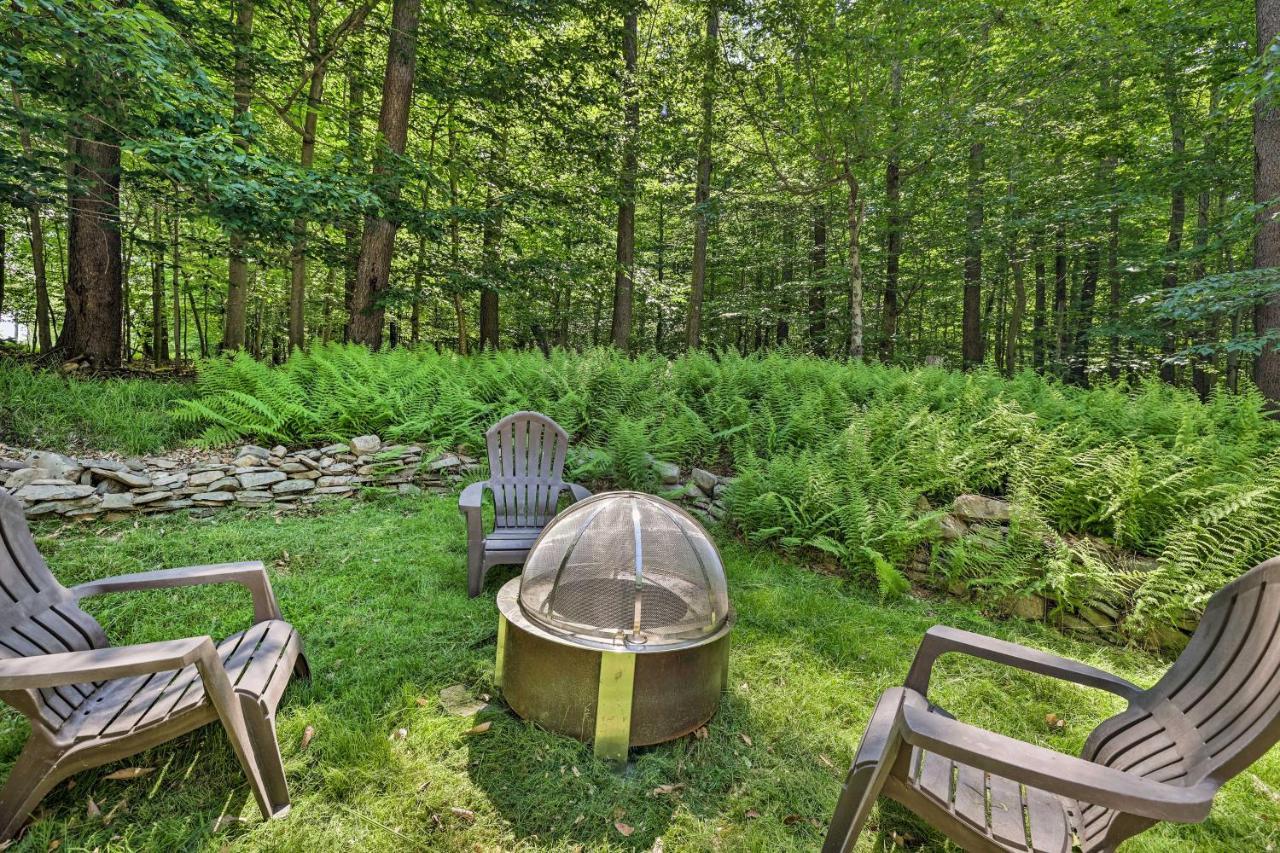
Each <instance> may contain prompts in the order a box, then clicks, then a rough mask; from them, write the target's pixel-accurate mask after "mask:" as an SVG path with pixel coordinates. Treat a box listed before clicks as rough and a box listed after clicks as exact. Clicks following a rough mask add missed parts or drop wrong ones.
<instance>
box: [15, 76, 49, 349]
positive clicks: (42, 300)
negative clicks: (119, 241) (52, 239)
mask: <svg viewBox="0 0 1280 853" xmlns="http://www.w3.org/2000/svg"><path fill="white" fill-rule="evenodd" d="M13 106H14V108H15V109H17V110H18V111H19V112H21V111H22V95H21V94H19V92H18V90H17V88H16V87H15V88H14V90H13ZM18 141H19V142H20V143H21V145H22V150H23V152H24V153H26V155H27V156H28V157H30V156H31V153H32V147H31V134H30V133H29V132H28V131H27V128H26V125H23V126H21V127H20V128H19V129H18ZM27 228H28V230H27V238H28V240H29V242H30V243H31V274H32V279H33V284H34V286H35V291H36V341H37V342H38V343H39V344H40V351H41V352H48V351H49V350H51V349H53V336H52V335H51V334H50V333H49V314H50V312H49V282H48V279H47V278H46V277H45V266H44V225H43V224H42V223H41V222H40V205H39V204H37V203H36V202H32V203H31V204H30V205H28V206H27Z"/></svg>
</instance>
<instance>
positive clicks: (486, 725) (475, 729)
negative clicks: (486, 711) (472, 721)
mask: <svg viewBox="0 0 1280 853" xmlns="http://www.w3.org/2000/svg"><path fill="white" fill-rule="evenodd" d="M491 728H493V723H491V722H488V721H487V720H486V721H485V722H483V723H481V724H480V725H478V726H472V728H471V730H470V731H469V732H467V734H468V735H482V734H484V733H485V732H487V731H489V729H491Z"/></svg>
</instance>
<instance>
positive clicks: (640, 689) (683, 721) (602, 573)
mask: <svg viewBox="0 0 1280 853" xmlns="http://www.w3.org/2000/svg"><path fill="white" fill-rule="evenodd" d="M498 610H499V614H500V615H499V618H498V653H497V654H498V656H497V680H498V684H499V686H500V687H501V688H502V693H503V696H504V697H505V698H506V700H507V704H509V705H510V706H511V708H512V709H513V710H514V711H515V712H516V713H517V714H519V715H520V716H521V717H524V718H525V719H528V720H533V721H535V722H537V723H538V724H539V725H541V726H543V727H545V728H547V729H550V730H552V731H555V732H560V733H561V734H566V735H570V736H571V737H575V738H578V739H579V740H583V741H588V740H594V742H595V752H596V755H597V756H599V757H601V758H604V759H608V760H611V761H625V760H626V757H627V750H628V749H629V748H630V747H632V746H648V745H651V744H655V743H662V742H663V741H667V740H672V739H673V738H677V737H680V736H681V735H685V734H688V733H689V732H692V731H694V730H695V729H697V728H698V727H699V726H701V725H702V724H703V723H705V722H706V721H707V720H709V719H710V718H711V717H712V716H713V715H714V714H715V712H716V707H717V706H718V705H719V702H720V693H721V691H722V690H723V689H724V687H725V682H726V678H727V673H728V663H729V631H730V629H731V628H732V627H733V619H734V615H733V608H732V607H731V606H730V604H729V593H728V587H727V585H726V583H725V575H724V566H723V565H722V564H721V562H720V555H719V553H718V552H717V551H716V548H715V545H713V544H712V542H711V538H710V537H709V536H708V535H707V532H706V531H705V530H704V529H703V528H702V526H701V525H700V524H698V522H697V521H695V520H694V519H693V517H692V516H690V515H689V514H688V513H686V512H685V511H684V510H682V509H680V508H679V507H677V506H675V505H674V504H671V503H668V502H667V501H664V500H662V499H661V498H657V497H654V496H652V495H646V494H641V493H638V492H608V493H605V494H600V495H596V496H595V497H592V498H589V499H587V500H585V501H581V502H579V503H576V504H574V505H573V506H571V507H570V508H568V509H567V510H565V511H564V512H563V513H561V514H560V515H558V516H556V518H554V519H553V520H552V521H551V523H550V524H548V525H547V527H546V529H544V530H543V532H542V535H541V536H539V537H538V540H537V541H536V542H535V543H534V544H533V547H532V549H530V551H529V556H528V559H527V560H526V561H525V564H524V571H523V573H522V574H521V576H520V577H518V578H514V579H512V580H510V581H508V582H507V584H506V585H504V586H503V587H502V589H501V591H499V593H498Z"/></svg>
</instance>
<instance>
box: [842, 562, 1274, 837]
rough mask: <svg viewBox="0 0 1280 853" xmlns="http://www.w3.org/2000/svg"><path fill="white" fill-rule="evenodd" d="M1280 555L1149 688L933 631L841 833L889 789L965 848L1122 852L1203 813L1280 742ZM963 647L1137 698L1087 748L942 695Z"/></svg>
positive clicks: (863, 767) (1239, 589) (875, 715)
mask: <svg viewBox="0 0 1280 853" xmlns="http://www.w3.org/2000/svg"><path fill="white" fill-rule="evenodd" d="M1278 634H1280V558H1277V559H1273V560H1269V561H1267V562H1265V563H1262V564H1261V565H1259V566H1256V567H1255V568H1254V569H1252V570H1251V571H1250V572H1249V573H1248V574H1246V575H1244V576H1243V577H1241V578H1238V579H1237V580H1235V581H1233V582H1232V583H1230V584H1228V585H1227V586H1226V587H1224V588H1223V589H1222V590H1220V591H1219V592H1218V593H1217V594H1216V595H1214V596H1213V598H1212V599H1210V601H1209V605H1208V607H1207V608H1206V609H1205V613H1204V618H1203V619H1202V620H1201V621H1200V625H1199V627H1197V629H1196V632H1195V634H1194V635H1193V636H1192V638H1191V641H1190V643H1189V644H1188V645H1187V648H1186V649H1185V650H1184V651H1183V653H1182V654H1181V655H1180V656H1179V657H1178V659H1177V661H1175V662H1174V664H1173V666H1171V667H1170V668H1169V670H1168V672H1166V673H1165V675H1164V677H1163V678H1161V679H1160V681H1159V682H1157V683H1156V685H1155V686H1154V687H1152V688H1150V689H1149V690H1142V689H1140V688H1139V687H1137V686H1135V685H1133V684H1131V683H1129V682H1128V681H1125V680H1124V679H1122V678H1117V677H1116V676H1114V675H1111V674H1110V673H1107V672H1103V671H1102V670H1099V669H1095V668H1094V667H1091V666H1088V665H1086V664H1082V663H1077V662H1075V661H1072V660H1067V659H1065V658H1060V657H1057V656H1055V655H1050V654H1046V653H1044V652H1041V651H1036V650H1035V649H1029V648H1025V647H1023V646H1019V645H1015V644H1013V643H1008V642H1005V641H1003V640H996V639H991V638H989V637H983V636H981V635H978V634H971V633H969V632H967V631H960V630H956V629H954V628H946V627H936V628H933V629H931V630H930V631H929V632H928V633H927V634H926V635H925V638H924V641H923V642H922V643H921V645H920V650H919V652H918V653H917V654H916V659H915V662H914V663H913V664H912V666H911V670H910V672H909V674H908V675H907V681H906V686H905V687H899V688H894V689H892V690H888V691H886V692H885V694H884V695H883V696H882V697H881V698H880V702H879V704H878V705H877V706H876V708H875V710H874V711H873V712H872V716H871V721H870V723H869V724H868V726H867V731H866V734H865V735H864V736H863V739H862V743H861V745H860V746H859V747H858V751H857V753H856V755H855V756H854V759H853V765H852V766H851V767H850V769H849V775H848V777H847V779H846V781H845V785H844V789H843V791H842V792H841V795H840V800H839V803H838V805H837V806H836V811H835V816H834V817H833V818H832V821H831V826H830V828H829V830H828V833H827V839H826V844H825V846H824V847H823V850H824V853H837V851H841V853H843V851H847V850H850V849H852V847H853V844H854V842H855V841H856V840H857V837H858V834H859V833H860V832H861V830H862V827H863V824H864V822H865V821H866V819H867V815H868V813H869V812H870V810H871V806H872V805H873V804H874V803H875V801H876V798H877V797H879V796H881V795H883V796H886V797H890V798H892V799H894V800H897V801H898V802H900V803H902V804H903V805H905V806H906V807H907V808H909V809H911V810H912V811H914V812H916V813H917V814H919V815H920V816H921V817H923V818H924V819H925V820H926V821H928V822H929V823H930V824H932V825H933V826H935V827H937V828H938V829H939V830H940V831H942V832H943V833H944V834H945V835H947V837H949V838H950V839H951V840H952V841H954V842H955V843H956V844H958V845H960V846H961V847H963V848H964V849H965V850H974V851H1014V850H1017V851H1036V853H1049V851H1052V853H1069V851H1071V850H1072V845H1073V842H1074V843H1076V844H1078V845H1079V849H1080V850H1082V851H1084V853H1095V851H1112V850H1115V849H1116V846H1117V845H1118V844H1120V842H1122V841H1124V840H1125V839H1127V838H1130V837H1132V836H1134V835H1137V834H1138V833H1140V832H1142V831H1143V830H1145V829H1147V828H1148V827H1151V826H1153V825H1155V824H1156V823H1158V822H1160V821H1176V822H1179V823H1196V822H1199V821H1201V820H1203V819H1204V818H1205V817H1207V816H1208V814H1209V810H1210V808H1211V807H1212V805H1213V797H1214V794H1215V793H1216V792H1217V790H1218V788H1219V787H1221V785H1222V784H1223V783H1224V782H1226V781H1227V780H1228V779H1230V778H1231V777H1232V776H1235V775H1236V774H1237V773H1239V772H1241V771H1242V770H1244V769H1245V768H1246V767H1248V766H1249V765H1250V764H1252V763H1253V762H1254V761H1256V760H1257V759H1258V758H1260V757H1261V756H1262V755H1263V754H1264V753H1266V751H1267V750H1268V749H1269V748H1270V747H1271V746H1272V745H1274V744H1275V743H1276V742H1277V740H1280V642H1277V640H1280V636H1278ZM948 652H958V653H962V654H967V655H972V656H974V657H978V658H982V659H985V660H989V661H994V662H996V663H1000V664H1005V665H1008V666H1015V667H1018V668H1020V669H1025V670H1028V671H1030V672H1035V673H1039V674H1041V675H1048V676H1052V677H1054V678H1060V679H1064V680H1066V681H1071V682H1074V683H1076V684H1081V685H1084V686H1087V687H1093V688H1098V689H1101V690H1107V691H1109V692H1111V693H1114V694H1116V695H1118V696H1121V697H1123V698H1124V699H1126V700H1128V703H1129V705H1128V708H1127V709H1126V710H1125V711H1123V712H1122V713H1120V714H1117V715H1116V716H1114V717H1111V718H1110V719H1108V720H1106V721H1104V722H1103V723H1102V724H1101V725H1099V726H1098V727H1097V728H1096V729H1094V731H1093V733H1092V734H1091V735H1090V736H1089V738H1088V740H1087V741H1086V742H1085V746H1084V751H1083V754H1082V755H1081V757H1080V758H1075V757H1073V756H1070V755H1064V754H1063V753H1060V752H1055V751H1053V750H1050V749H1045V748H1043V747H1039V746H1034V745H1032V744H1028V743H1024V742H1022V741H1019V740H1015V739H1013V738H1009V737H1004V736H1003V735H999V734H994V733H992V732H988V731H984V730H983V729H979V728H976V727H974V726H970V725H967V724H965V723H962V722H959V721H957V720H955V719H953V718H952V717H951V716H950V715H949V714H947V713H946V712H945V711H943V710H942V709H941V708H938V707H937V706H935V705H933V704H931V703H930V702H929V701H928V698H927V697H928V691H929V676H930V672H931V670H932V668H933V663H934V661H935V660H936V659H937V658H938V656H939V655H942V654H945V653H948Z"/></svg>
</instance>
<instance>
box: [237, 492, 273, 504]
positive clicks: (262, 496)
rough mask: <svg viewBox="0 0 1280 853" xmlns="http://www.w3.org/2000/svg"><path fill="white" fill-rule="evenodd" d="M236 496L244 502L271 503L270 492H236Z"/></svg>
mask: <svg viewBox="0 0 1280 853" xmlns="http://www.w3.org/2000/svg"><path fill="white" fill-rule="evenodd" d="M235 498H236V500H237V501H238V502H240V503H242V504H268V503H271V493H270V492H236V495H235Z"/></svg>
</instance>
